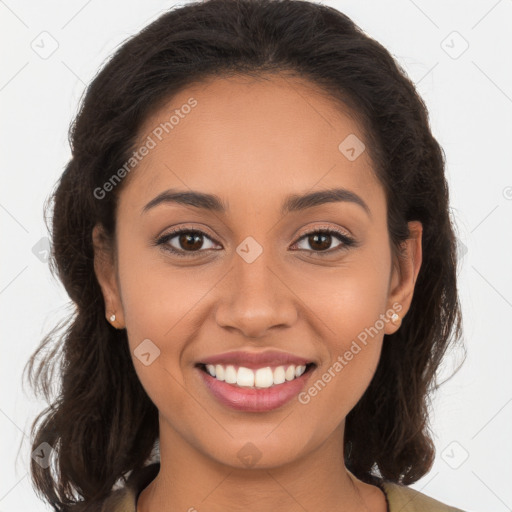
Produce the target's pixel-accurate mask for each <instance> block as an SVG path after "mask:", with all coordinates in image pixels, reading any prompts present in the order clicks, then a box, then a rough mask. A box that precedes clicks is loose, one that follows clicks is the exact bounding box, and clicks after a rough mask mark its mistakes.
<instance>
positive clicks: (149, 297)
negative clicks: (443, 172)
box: [93, 76, 422, 512]
mask: <svg viewBox="0 0 512 512" xmlns="http://www.w3.org/2000/svg"><path fill="white" fill-rule="evenodd" d="M191 96H193V97H194V98H195V99H196V100H197V101H198V105H197V106H196V107H195V108H194V109H193V110H192V111H191V113H190V114H188V115H187V116H185V117H184V118H183V119H181V120H180V122H179V124H178V125H177V126H175V127H174V129H173V130H172V131H171V132H170V133H169V134H168V135H166V136H165V138H163V140H162V141H161V142H159V143H158V145H157V146H156V147H155V148H154V149H152V150H151V151H150V152H149V154H148V155H147V156H146V157H145V158H144V159H143V160H142V161H141V162H140V163H139V165H138V167H137V168H136V169H135V170H134V171H132V174H130V175H129V178H128V181H127V183H125V184H124V185H125V186H124V188H123V189H122V191H121V193H120V197H119V205H118V211H117V221H116V222H117V233H116V234H117V239H116V248H115V249H116V251H117V258H116V257H115V256H116V255H115V254H113V253H112V252H109V250H108V248H107V247H105V246H103V245H102V243H101V238H100V236H99V235H100V232H101V226H99V225H98V226H96V227H95V229H94V231H93V240H94V244H95V271H96V275H97V278H98V281H99V282H100V285H101V288H102V291H103V295H104V298H105V304H106V308H107V309H106V312H105V314H106V315H107V317H108V316H110V314H111V313H112V312H115V314H116V320H115V322H114V325H115V326H116V327H117V328H126V329H127V334H128V341H129V345H130V349H131V352H132V358H133V364H134V367H135V370H136V372H137V375H138V377H139V379H140V381H141V383H142V385H143V386H144V388H145V390H146V392H147V393H148V395H149V397H150V398H151V400H152V401H153V402H154V403H155V405H156V406H157V407H158V410H159V423H160V460H161V469H160V473H159V474H158V475H157V477H156V478H155V479H154V480H153V481H152V482H151V483H150V484H149V485H148V486H147V487H146V488H145V489H144V490H143V491H142V493H141V494H140V496H139V500H138V504H137V510H138V512H149V511H154V510H159V511H163V512H166V511H169V512H170V511H171V510H173V511H175V510H183V511H186V510H193V509H192V508H191V507H194V508H195V509H196V510H198V511H199V512H201V510H208V511H211V512H217V511H218V512H220V511H225V510H231V511H238V510H240V511H242V510H243V511H251V512H272V511H282V510H286V511H289V512H295V511H297V512H298V511H301V512H303V511H304V510H307V511H308V512H320V511H325V510H331V511H332V510H339V511H341V510H343V511H356V510H357V511H359V510H372V511H377V512H381V511H385V510H386V503H385V497H384V494H383V493H382V491H381V490H380V489H379V488H378V487H376V486H373V485H368V484H365V483H363V482H361V481H359V480H358V479H356V478H355V477H354V476H353V475H351V474H350V473H349V472H348V471H347V469H346V468H345V466H344V463H343V461H344V453H343V450H344V447H343V442H342V440H343V434H344V427H345V417H346V416H347V414H348V413H349V411H350V410H351V409H352V408H353V407H354V406H355V405H356V403H357V402H358V401H359V399H360V398H361V396H362V395H363V393H364V391H365V390H366V388H367V387H368V385H369V383H370V381H371V378H372V377H373V375H374V373H375V370H376V367H377V364H378V361H379V357H380V353H381V348H382V343H383V336H384V334H391V333H393V332H395V331H396V330H397V329H398V328H399V324H398V325H394V324H393V323H392V322H390V321H388V322H386V323H385V325H384V328H383V329H381V330H380V331H379V334H378V335H375V336H374V337H373V338H370V341H369V343H368V344H367V345H366V346H365V347H364V348H363V350H361V351H360V352H359V353H358V354H357V355H355V356H354V358H353V359H352V360H351V361H350V362H349V363H348V364H347V365H346V366H345V367H344V368H343V370H342V371H341V372H338V374H337V375H336V377H335V378H333V379H332V380H331V381H330V382H329V383H328V384H327V385H326V386H325V388H324V389H323V390H322V391H321V392H319V393H318V394H317V395H316V396H315V397H313V398H311V400H310V401H309V403H307V404H301V403H299V402H298V401H297V400H291V401H290V402H288V403H287V404H286V405H285V406H283V407H281V408H279V409H276V410H274V411H270V412H265V413H248V412H240V411H235V410H232V409H229V408H227V407H226V406H224V405H222V404H220V403H219V402H217V401H216V399H215V398H213V397H212V395H211V394H210V392H209V391H208V389H207V388H206V387H205V385H204V384H203V382H202V379H201V375H200V374H199V370H198V369H197V368H195V367H194V365H195V363H196V362H197V361H199V360H204V359H206V358H207V356H211V355H213V354H218V353H221V352H226V351H232V350H248V351H265V350H267V349H271V348H272V349H277V350H281V351H284V352H291V353H293V354H296V355H300V356H304V357H306V358H308V359H309V360H312V361H315V362H316V363H317V365H318V366H317V368H316V369H315V374H314V375H312V376H311V377H310V379H311V380H310V381H309V382H310V383H313V382H315V381H316V380H317V379H318V378H321V376H322V374H324V373H325V372H326V371H327V370H328V369H329V368H330V367H332V365H333V363H334V361H336V359H337V357H338V356H340V355H343V354H344V353H345V352H346V351H347V350H348V349H349V347H350V345H351V343H352V341H353V340H355V339H356V338H357V336H358V334H359V333H361V332H362V331H363V330H364V329H365V328H368V327H370V326H374V325H375V323H376V321H377V320H378V319H379V315H381V314H385V312H386V311H387V310H389V309H390V308H392V306H393V304H395V303H399V304H400V305H401V307H402V309H401V311H400V313H399V314H400V316H401V317H402V318H403V316H404V315H405V314H406V313H407V310H408V309H409V306H410V303H411V299H412V295H413V291H414V283H415V281H416V277H417V274H418V272H419V268H420V265H421V233H422V227H421V224H420V223H419V222H411V223H410V224H409V227H410V230H411V238H410V239H409V240H408V241H407V242H406V244H405V245H404V257H403V258H401V259H400V260H396V259H394V258H393V256H392V251H391V245H390V240H389V236H388V231H387V222H386V208H387V206H386V198H385V195H384V189H383V188H382V186H381V184H380V182H379V181H378V180H377V178H376V177H375V175H374V173H373V170H372V162H371V160H370V157H369V155H368V151H364V152H363V153H362V154H361V155H360V156H359V157H358V158H357V159H356V160H354V161H349V160H348V159H347V158H346V157H345V156H344V155H343V154H342V153H341V152H340V151H339V150H338V145H339V144H340V142H341V141H343V140H344V139H345V137H347V135H349V134H355V135H356V136H357V137H358V138H359V139H360V140H364V136H363V134H362V131H361V130H360V128H359V126H358V124H357V123H356V122H355V121H354V119H353V118H351V117H350V116H349V115H347V112H348V111H347V110H346V109H344V110H343V111H342V110H341V109H340V108H339V105H337V104H336V103H334V102H333V101H332V100H330V99H329V98H328V97H326V96H325V95H323V94H321V93H320V92H319V91H317V90H315V87H314V85H313V84H311V83H309V82H307V81H305V80H302V79H298V78H297V79H291V78H290V77H287V78H285V77H284V76H273V77H271V78H269V79H266V80H255V79H253V78H248V77H241V76H237V77H231V78H227V79H220V78H214V79H211V80H209V81H207V82H204V83H202V84H195V85H194V86H191V87H188V88H187V89H186V90H183V91H182V92H181V93H180V94H178V95H176V96H175V97H174V98H173V99H172V101H170V102H169V104H168V105H166V107H164V108H161V109H160V110H158V111H157V112H156V113H155V114H154V115H152V116H151V117H150V118H148V119H147V120H146V122H145V124H144V126H143V127H142V129H141V131H140V135H141V141H143V140H144V139H145V137H146V136H147V135H148V134H150V133H151V131H152V130H153V129H154V128H155V127H156V126H158V125H159V123H161V122H164V121H166V120H168V119H169V116H170V113H171V112H172V110H174V109H175V108H180V106H181V105H183V104H185V103H186V102H187V100H188V98H190V97H191ZM334 187H343V188H346V189H349V190H350V191H352V192H354V193H356V194H357V195H359V196H360V197H361V198H362V199H363V200H364V201H365V203H366V204H367V205H368V207H369V209H370V215H368V214H367V213H366V212H365V210H364V209H363V208H362V207H361V206H359V205H357V204H355V203H352V202H330V203H326V204H323V205H319V206H316V207H314V208H309V209H307V210H304V211H301V212H295V213H289V214H287V215H284V216H283V215H281V213H280V211H279V210H280V207H281V204H282V202H283V200H284V198H285V197H286V196H287V195H288V194H290V193H297V194H302V193H306V192H311V191H317V190H321V189H328V188H334ZM170 188H176V189H180V190H185V191H187V190H189V189H193V190H196V191H200V192H206V193H212V194H216V195H218V196H220V197H221V198H222V200H223V201H224V202H226V203H228V204H229V210H228V211H227V213H224V214H223V213H212V212H208V211H205V210H201V209H198V208H195V207H193V206H186V205H180V204H171V203H168V204H160V205H158V206H156V207H155V208H153V209H151V210H149V211H148V212H146V213H145V214H141V210H142V208H143V207H144V205H146V204H147V203H148V202H149V201H150V200H151V199H153V198H154V197H156V196H157V195H158V194H160V193H161V192H163V191H164V190H167V189H170ZM171 227H176V228H178V227H179V228H181V227H186V228H195V229H200V230H202V231H204V232H205V233H206V237H205V238H203V245H202V246H201V244H200V243H199V244H198V245H199V248H198V249H196V252H191V251H190V250H189V252H188V253H187V254H192V256H191V257H185V258H183V257H182V258H180V257H179V256H175V255H172V254H171V253H168V252H165V250H163V249H162V247H161V246H160V247H159V246H155V245H152V241H153V240H154V239H156V238H158V237H159V236H161V235H163V234H166V233H168V232H169V231H170V228H171ZM320 227H323V228H325V227H332V228H338V229H340V230H342V232H344V233H347V234H348V235H350V236H352V237H353V238H354V239H355V240H356V241H357V242H358V245H357V246H356V247H348V248H345V249H343V250H341V251H338V252H335V251H334V249H335V248H336V247H338V246H339V245H340V241H339V240H338V239H337V238H336V236H333V237H332V239H330V240H328V241H327V243H326V245H327V247H328V249H329V251H330V252H329V253H326V252H325V251H324V252H323V253H322V251H319V250H318V248H317V246H315V245H311V243H314V240H312V239H311V237H309V239H308V237H304V236H303V235H304V234H305V233H310V232H315V230H318V228H320ZM248 236H251V237H253V238H254V239H255V240H256V241H257V242H258V243H259V244H260V245H261V247H262V248H263V252H262V254H261V255H260V256H259V257H258V258H257V259H256V260H255V261H253V262H252V263H250V264H249V263H247V262H246V261H245V260H244V259H242V258H241V257H240V256H239V255H238V254H237V252H236V248H237V246H238V245H239V244H240V243H241V242H242V241H243V240H244V239H245V238H246V237H248ZM179 242H180V240H179V237H175V238H174V239H172V241H168V242H167V244H171V243H172V246H173V247H175V248H177V249H178V250H179V249H180V248H181V250H182V251H183V252H185V251H186V249H187V246H185V248H183V245H180V243H179ZM203 247H204V248H203ZM210 248H211V249H215V248H218V249H219V250H208V249H210ZM198 251H199V252H198ZM201 251H202V252H201ZM393 263H394V264H393ZM145 339H150V340H151V341H152V342H153V343H154V344H155V345H156V346H157V347H158V348H159V350H160V355H159V357H157V358H156V359H155V360H154V362H152V363H151V364H150V365H149V366H145V365H144V364H142V363H141V361H139V359H138V358H137V357H135V356H134V355H133V351H134V350H135V349H136V348H137V346H138V345H139V344H140V343H141V342H142V340H145ZM369 428H372V426H371V425H369ZM247 443H252V444H253V445H254V446H255V447H256V448H257V450H258V451H259V453H260V455H261V458H260V459H259V460H258V461H257V463H256V464H254V465H253V466H251V467H248V466H246V465H245V464H244V462H243V461H242V460H241V458H240V457H239V455H238V452H239V451H240V450H241V449H242V448H243V447H244V446H245V445H246V444H247Z"/></svg>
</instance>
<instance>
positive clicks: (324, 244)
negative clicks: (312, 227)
mask: <svg viewBox="0 0 512 512" xmlns="http://www.w3.org/2000/svg"><path fill="white" fill-rule="evenodd" d="M310 239H313V243H311V241H310V244H311V247H313V248H315V245H316V248H317V249H319V250H321V251H324V250H325V249H328V248H329V246H330V245H331V243H330V242H331V235H328V234H321V233H319V234H315V235H311V236H310ZM319 239H321V240H322V241H321V242H319Z"/></svg>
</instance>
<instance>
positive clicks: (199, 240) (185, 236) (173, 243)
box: [156, 229, 217, 256]
mask: <svg viewBox="0 0 512 512" xmlns="http://www.w3.org/2000/svg"><path fill="white" fill-rule="evenodd" d="M156 244H157V245H161V246H162V247H163V248H164V249H165V250H167V251H169V252H171V253H173V254H175V255H177V256H189V255H190V256H193V255H195V254H194V253H201V252H204V251H206V250H208V249H216V248H217V246H216V244H215V242H213V240H212V239H211V238H210V237H209V236H208V235H207V234H206V233H203V232H202V231H198V230H195V229H181V230H177V231H173V232H172V233H168V234H166V235H163V236H162V237H160V238H159V239H158V240H157V241H156ZM187 253H189V254H187Z"/></svg>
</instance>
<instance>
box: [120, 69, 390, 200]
mask: <svg viewBox="0 0 512 512" xmlns="http://www.w3.org/2000/svg"><path fill="white" fill-rule="evenodd" d="M363 139H364V136H363V133H362V131H361V128H360V126H359V124H358V123H357V122H356V120H355V119H354V118H353V116H352V115H351V112H350V110H349V109H348V108H343V105H340V104H339V103H338V102H335V101H334V100H333V99H331V98H329V97H328V96H327V95H326V94H325V93H323V92H322V91H321V90H319V89H318V88H317V87H316V86H315V85H314V84H312V83H310V82H308V81H306V80H303V79H298V78H294V77H285V76H266V77H258V78H253V77H246V76H235V77H229V78H218V77H215V78H210V79H208V80H206V81H204V82H201V83H196V84H193V85H191V86H189V87H186V88H185V89H183V90H182V91H180V92H179V93H178V94H176V95H174V96H173V97H172V98H171V99H169V100H168V101H167V102H165V103H164V104H163V105H162V106H161V107H160V108H159V109H158V110H157V111H155V112H154V113H153V114H152V115H150V116H149V117H148V118H147V119H146V121H145V122H144V123H143V125H142V127H141V129H140V130H139V146H141V145H144V144H146V143H147V142H148V141H149V140H151V143H149V144H146V145H147V146H148V147H149V146H151V149H150V150H149V151H147V152H146V155H145V156H144V157H143V158H141V160H140V161H139V163H138V164H137V166H136V167H135V169H134V170H133V171H131V173H130V176H129V181H130V184H129V185H128V186H127V187H126V191H123V194H122V195H124V196H125V198H126V199H128V200H129V201H130V203H132V205H133V206H135V205H136V204H137V205H138V204H140V203H141V201H143V200H144V199H147V200H149V199H151V198H152V197H153V196H154V195H156V194H157V193H159V192H161V191H162V190H165V189H166V188H171V187H180V188H184V189H186V188H190V189H198V190H201V191H204V192H212V193H215V194H218V195H220V196H223V197H229V196H230V194H231V195H236V196H237V197H232V198H231V199H232V200H235V201H236V199H237V198H240V196H241V193H244V192H245V193H247V194H250V195H251V196H252V197H254V198H257V197H262V196H264V197H266V198H268V197H269V194H277V195H280V194H289V193H290V191H297V192H303V191H305V190H310V189H314V188H315V186H316V185H317V186H318V187H319V188H325V187H327V186H339V185H342V186H346V187H350V188H351V189H352V190H354V191H358V192H361V193H364V194H366V197H369V195H372V194H376V193H378V189H379V188H380V187H379V185H378V183H377V180H376V177H375V175H374V172H373V169H372V162H371V160H370V157H369V155H368V151H362V153H361V154H360V155H359V156H358V157H357V158H356V159H349V158H347V154H346V153H344V151H345V150H346V146H347V144H348V145H352V146H354V142H355V144H356V147H355V149H356V151H358V152H359V151H360V150H361V148H363V147H364V146H363V145H362V144H363ZM344 141H348V142H347V143H345V142H344ZM358 143H361V144H360V145H359V146H357V144H358ZM340 144H341V148H340ZM349 156H350V155H349ZM363 191H364V192H363ZM369 200H370V201H371V199H369ZM231 202H232V201H231V200H230V203H231Z"/></svg>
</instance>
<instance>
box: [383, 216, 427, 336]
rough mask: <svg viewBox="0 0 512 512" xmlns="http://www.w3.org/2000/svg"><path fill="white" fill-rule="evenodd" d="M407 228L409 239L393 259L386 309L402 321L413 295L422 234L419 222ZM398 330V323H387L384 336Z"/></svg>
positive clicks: (420, 255) (420, 256)
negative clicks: (393, 312)
mask: <svg viewBox="0 0 512 512" xmlns="http://www.w3.org/2000/svg"><path fill="white" fill-rule="evenodd" d="M408 226H409V232H410V235H409V238H408V239H407V240H405V241H404V242H403V243H402V245H401V252H400V254H399V256H398V257H394V258H393V271H392V275H391V279H390V286H389V295H388V304H387V309H388V310H389V309H391V310H393V311H395V312H396V313H397V314H398V315H399V317H400V319H402V318H403V317H404V316H405V315H406V313H407V311H409V308H410V306H411V302H412V297H413V294H414V286H415V284H416V279H417V277H418V273H419V271H420V267H421V261H422V246H421V240H422V234H423V226H422V224H421V222H419V221H416V220H415V221H411V222H409V223H408ZM399 328H400V322H397V323H396V324H395V323H393V322H387V323H386V328H385V330H384V332H385V334H393V333H394V332H396V331H397V330H398V329H399Z"/></svg>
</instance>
